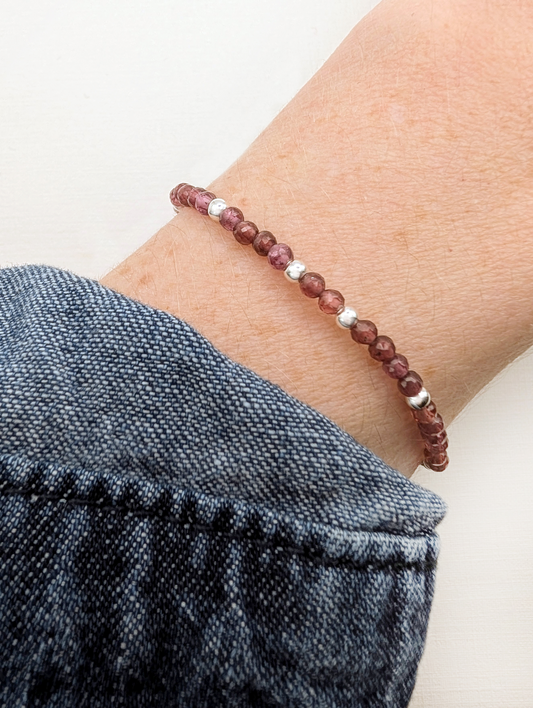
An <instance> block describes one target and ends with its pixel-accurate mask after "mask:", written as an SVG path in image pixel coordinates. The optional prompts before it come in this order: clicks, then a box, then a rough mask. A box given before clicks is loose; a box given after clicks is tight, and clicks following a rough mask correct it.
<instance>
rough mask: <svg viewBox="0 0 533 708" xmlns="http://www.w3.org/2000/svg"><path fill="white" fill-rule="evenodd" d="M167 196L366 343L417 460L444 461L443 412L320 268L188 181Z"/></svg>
mask: <svg viewBox="0 0 533 708" xmlns="http://www.w3.org/2000/svg"><path fill="white" fill-rule="evenodd" d="M170 201H171V202H172V204H173V206H174V210H175V211H176V212H177V211H178V210H179V208H180V207H182V206H184V207H194V208H195V209H196V210H197V211H199V212H200V214H203V215H204V216H210V217H211V218H212V219H214V220H215V221H220V224H221V225H222V226H223V227H224V228H225V229H226V230H227V231H232V232H233V235H234V236H235V239H236V240H237V241H238V242H239V243H241V244H243V245H250V244H252V246H253V249H254V251H255V252H256V253H257V254H259V255H260V256H266V258H267V260H268V262H269V263H270V265H271V266H272V267H273V268H275V269H276V270H282V271H283V272H284V273H285V276H286V278H287V279H288V280H289V281H291V282H293V283H298V284H299V286H300V290H301V291H302V293H303V294H304V295H306V296H307V297H311V298H318V306H319V308H320V309H321V310H322V312H325V313H326V314H328V315H335V316H336V320H337V324H338V325H339V326H340V327H341V328H342V329H347V330H349V331H350V334H351V336H352V339H353V340H354V341H355V342H358V343H359V344H365V345H367V346H368V352H369V354H370V356H371V357H372V358H373V359H375V360H376V361H379V362H381V365H382V368H383V371H384V372H385V373H386V374H387V375H388V376H390V377H391V378H392V379H397V381H398V388H399V390H400V393H402V394H403V395H404V396H405V399H406V401H407V404H408V406H409V407H410V409H411V413H412V416H413V418H414V419H415V421H416V423H417V425H418V429H419V431H420V434H421V436H422V439H423V441H424V460H423V462H422V464H423V465H424V466H425V467H427V468H429V469H431V470H435V471H436V472H442V471H443V470H445V469H446V467H447V466H448V461H449V460H448V454H447V452H446V450H447V448H448V437H447V435H446V430H445V428H444V421H443V420H442V416H441V415H440V414H439V413H437V408H436V406H435V403H433V402H432V400H431V396H430V395H429V392H428V391H427V390H426V389H425V388H424V384H423V381H422V378H421V377H420V376H419V375H418V374H417V373H416V371H412V370H411V369H409V363H408V361H407V359H406V358H405V357H404V356H403V355H402V354H397V353H396V347H395V345H394V342H393V341H392V339H391V338H390V337H386V336H384V335H378V330H377V327H376V325H375V324H374V323H373V322H370V320H360V319H358V317H357V313H356V312H355V310H354V309H353V308H352V307H347V306H345V304H344V297H343V295H342V294H341V293H340V292H339V291H338V290H331V289H329V288H328V289H326V283H325V281H324V278H323V277H322V276H321V275H320V274H319V273H309V272H308V271H307V269H306V267H305V265H304V264H303V263H302V262H301V261H299V260H297V259H296V258H294V256H293V253H292V250H291V248H290V247H289V246H287V244H285V243H278V242H277V241H276V238H275V237H274V235H273V234H271V233H270V231H259V229H258V228H257V226H256V225H255V224H254V223H253V222H252V221H246V220H245V219H244V216H243V213H242V211H241V210H240V209H237V208H236V207H228V206H227V204H226V202H225V201H224V200H223V199H218V198H217V197H216V196H215V195H214V194H213V193H212V192H207V191H206V190H205V189H201V188H199V187H193V186H192V185H190V184H187V183H185V182H182V183H181V184H178V186H177V187H174V189H173V190H172V191H171V192H170Z"/></svg>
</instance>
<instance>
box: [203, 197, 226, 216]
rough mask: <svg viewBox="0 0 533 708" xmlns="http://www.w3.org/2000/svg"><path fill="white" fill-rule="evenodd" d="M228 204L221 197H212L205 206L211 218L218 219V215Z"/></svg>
mask: <svg viewBox="0 0 533 708" xmlns="http://www.w3.org/2000/svg"><path fill="white" fill-rule="evenodd" d="M227 208H228V205H227V204H226V202H225V201H224V200H223V199H213V200H212V201H210V202H209V206H208V207H207V213H208V214H209V216H210V217H211V218H212V219H213V221H220V215H221V214H222V212H223V211H224V209H227Z"/></svg>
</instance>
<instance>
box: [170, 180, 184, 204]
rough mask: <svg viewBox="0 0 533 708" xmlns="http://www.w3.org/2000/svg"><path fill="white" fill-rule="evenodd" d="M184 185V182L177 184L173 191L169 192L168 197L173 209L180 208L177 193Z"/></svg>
mask: <svg viewBox="0 0 533 708" xmlns="http://www.w3.org/2000/svg"><path fill="white" fill-rule="evenodd" d="M186 184H187V183H186V182H181V183H180V184H178V186H177V187H174V189H173V190H172V191H171V192H170V195H169V196H170V201H171V203H172V204H173V206H175V207H180V206H182V204H181V202H180V198H179V196H178V192H179V190H180V189H181V188H182V187H185V185H186Z"/></svg>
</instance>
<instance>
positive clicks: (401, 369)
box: [382, 354, 409, 379]
mask: <svg viewBox="0 0 533 708" xmlns="http://www.w3.org/2000/svg"><path fill="white" fill-rule="evenodd" d="M382 368H383V371H384V372H385V373H386V374H387V376H390V377H391V379H403V377H404V376H405V375H406V374H407V372H408V371H409V362H408V361H407V359H406V358H405V357H404V356H403V354H396V356H394V357H393V358H392V359H391V360H390V361H386V362H385V363H384V364H383V365H382Z"/></svg>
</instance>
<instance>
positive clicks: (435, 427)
mask: <svg viewBox="0 0 533 708" xmlns="http://www.w3.org/2000/svg"><path fill="white" fill-rule="evenodd" d="M418 427H419V428H420V432H421V433H426V434H429V435H434V434H435V433H440V432H442V431H443V430H444V421H443V419H442V416H441V415H440V414H439V413H437V415H436V416H435V418H434V419H433V420H432V422H431V423H419V424H418Z"/></svg>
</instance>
